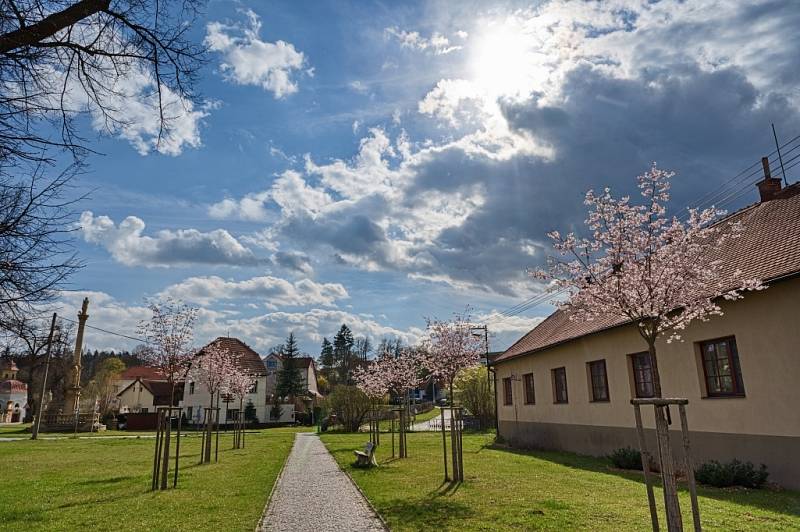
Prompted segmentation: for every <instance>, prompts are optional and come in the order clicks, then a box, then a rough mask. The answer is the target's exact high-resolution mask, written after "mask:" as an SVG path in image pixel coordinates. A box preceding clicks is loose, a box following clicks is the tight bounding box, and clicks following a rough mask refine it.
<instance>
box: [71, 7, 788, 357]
mask: <svg viewBox="0 0 800 532" xmlns="http://www.w3.org/2000/svg"><path fill="white" fill-rule="evenodd" d="M798 27H800V10H799V9H797V5H796V4H795V3H794V2H793V1H791V0H787V1H783V2H778V1H757V2H739V1H735V0H731V1H723V0H720V1H694V2H677V1H672V0H664V1H661V2H643V1H634V0H611V1H605V2H598V3H594V2H591V3H583V2H565V1H551V2H533V3H530V2H527V3H516V2H496V3H495V2H486V1H481V2H469V1H458V2H455V1H454V2H421V3H414V2H403V3H399V2H369V1H357V2H356V1H353V2H344V1H327V2H326V1H319V2H289V1H287V2H277V1H245V0H242V1H239V2H228V1H225V2H222V1H211V2H209V3H208V4H207V6H206V8H205V10H204V14H203V16H201V17H200V19H199V20H198V21H197V22H196V23H195V24H194V25H193V27H192V28H191V35H192V38H193V39H195V40H196V41H197V42H203V43H204V44H205V45H206V46H207V47H208V56H207V59H208V61H207V64H205V65H204V66H203V67H202V69H201V71H200V73H199V76H198V82H197V86H196V89H197V91H198V93H199V94H200V95H201V96H200V98H198V100H197V101H195V102H194V103H190V102H183V103H185V105H183V106H176V109H180V112H176V115H175V120H174V121H173V128H172V129H171V130H170V131H168V132H167V135H166V136H165V138H164V139H163V141H162V142H161V143H157V142H156V139H155V136H154V134H155V132H156V131H157V130H156V129H155V128H154V124H155V123H156V122H155V118H156V117H155V116H154V115H153V114H152V112H150V111H149V110H148V109H147V108H146V106H142V105H140V104H139V102H137V100H136V98H135V97H134V98H131V99H130V101H129V102H127V104H126V107H125V108H123V109H122V110H121V112H123V113H129V116H130V117H131V118H132V119H134V120H133V123H132V124H131V125H130V126H129V127H126V128H124V129H120V130H116V131H113V132H100V131H94V132H92V131H88V130H93V129H97V130H99V125H98V124H95V123H94V122H93V121H92V120H91V119H87V120H85V123H84V125H83V127H85V128H86V130H87V132H89V133H94V134H95V135H97V141H96V142H93V145H92V147H93V148H94V149H95V150H96V151H97V152H98V154H96V155H92V156H90V158H89V161H88V170H87V172H86V173H85V174H84V175H82V176H81V177H80V180H79V183H78V188H79V191H88V192H90V194H89V197H88V198H87V199H85V200H83V201H81V203H80V205H79V206H78V212H79V216H80V219H79V221H78V223H77V225H76V227H77V228H78V229H77V231H76V238H77V241H78V242H77V246H78V251H79V254H80V257H81V258H82V259H83V260H84V261H85V263H86V266H85V267H84V268H83V269H82V270H81V271H80V272H79V273H78V274H76V275H75V276H74V277H73V278H72V280H71V284H70V286H69V291H67V292H65V293H64V295H63V297H62V303H63V304H62V306H61V312H63V313H64V314H65V315H66V316H74V313H75V312H77V310H78V308H79V306H80V300H81V299H82V298H83V297H87V296H88V297H89V299H90V310H89V315H90V318H89V325H93V326H95V327H100V328H105V329H107V330H110V331H114V332H118V333H122V334H126V335H130V336H136V327H137V324H138V323H139V321H140V320H142V319H146V318H147V317H148V315H149V314H148V311H147V309H146V307H145V300H146V299H148V298H161V297H167V296H172V297H176V298H180V299H182V300H184V301H186V302H188V303H190V304H191V305H194V306H197V307H199V308H200V315H199V320H198V324H197V331H196V337H197V338H196V342H197V343H198V345H202V344H203V343H205V342H206V341H208V340H210V339H213V338H215V337H217V336H225V335H230V336H236V337H238V338H240V339H242V340H243V341H245V342H246V343H248V344H249V345H251V346H253V347H254V348H256V349H258V350H260V351H261V352H262V354H266V350H267V349H268V348H269V347H270V346H274V345H276V344H278V343H280V342H281V341H283V339H284V338H285V337H286V335H288V333H289V332H290V331H293V332H294V333H295V335H296V336H297V337H298V339H299V340H300V346H301V348H302V349H303V350H304V351H306V352H308V353H310V354H312V355H315V356H316V355H318V353H319V345H320V343H321V341H322V338H323V337H324V336H327V337H328V338H331V337H332V336H333V335H334V334H335V333H336V331H337V330H338V328H339V327H340V325H341V324H342V323H346V324H347V325H348V326H349V327H350V328H351V329H353V331H354V334H355V335H356V336H368V337H369V338H370V339H371V340H373V341H375V342H377V341H379V340H380V339H381V338H384V337H399V338H401V339H403V340H404V341H406V342H409V343H414V342H415V341H417V340H418V339H419V338H420V337H421V336H422V335H423V334H424V329H425V323H426V322H425V319H426V318H433V317H438V318H443V319H447V318H449V317H451V316H452V314H453V313H454V312H461V311H464V309H465V308H466V307H467V306H468V305H469V306H471V308H472V311H471V312H472V316H473V319H474V320H475V322H476V323H485V324H487V325H488V327H489V331H490V333H491V338H490V342H491V345H490V348H491V350H493V351H496V350H502V349H505V348H506V347H508V346H509V345H510V344H511V343H513V341H515V340H516V339H517V338H519V337H520V336H521V335H523V334H524V333H525V332H527V331H528V330H529V329H530V328H531V327H533V326H534V325H536V323H538V322H539V321H541V319H543V317H545V316H547V315H548V314H549V313H550V312H552V310H553V307H552V306H550V305H549V304H547V303H544V304H541V305H537V306H533V307H531V308H528V309H526V310H525V312H522V313H520V314H519V315H515V316H511V317H505V316H503V315H501V314H500V313H501V312H503V311H504V310H506V309H508V308H510V307H513V306H514V305H517V304H519V303H521V302H524V301H526V300H528V299H529V298H532V297H535V296H537V295H538V294H541V292H542V290H543V286H542V285H541V284H538V282H536V281H534V280H533V279H532V278H531V277H530V276H529V275H528V274H527V273H526V272H527V270H528V269H530V268H535V267H537V266H541V265H542V264H543V263H544V260H545V258H546V256H547V255H548V254H550V253H551V250H550V248H549V246H548V243H547V237H546V233H547V232H548V231H551V230H553V229H560V230H562V231H565V230H573V229H580V227H581V225H582V223H583V220H584V217H585V211H584V206H583V204H582V201H583V196H584V193H585V192H586V191H587V190H588V189H590V188H594V189H598V188H602V187H606V186H608V187H611V188H612V191H613V192H615V193H617V194H635V193H636V189H635V176H636V175H638V174H640V173H642V172H643V171H645V170H646V169H647V168H648V167H649V166H650V165H651V164H652V163H653V162H654V161H656V162H658V164H659V166H661V167H664V168H668V169H671V170H673V171H675V172H676V175H675V178H674V181H673V200H672V204H671V209H673V212H676V213H680V212H681V211H682V210H685V208H686V207H687V206H689V205H700V206H707V205H706V204H703V202H702V201H701V200H702V199H703V198H704V197H707V196H708V195H709V194H711V193H713V192H715V191H720V190H722V191H723V192H725V194H723V195H721V196H720V195H718V198H717V199H721V200H725V201H722V205H721V206H722V207H724V208H729V209H732V208H737V207H740V206H742V205H744V204H747V203H751V202H753V201H755V200H756V199H757V194H756V189H755V187H754V186H751V185H750V183H748V182H745V183H743V185H742V184H741V182H736V185H737V186H739V185H742V186H741V187H740V188H735V187H733V185H732V184H731V178H733V177H734V176H736V174H737V173H738V172H739V171H740V170H742V169H743V168H745V167H747V166H749V165H751V164H753V163H755V162H757V161H758V160H759V159H760V157H761V156H764V155H767V154H768V153H769V152H771V151H772V150H773V149H774V139H773V138H772V130H771V128H770V124H771V123H774V124H775V127H776V129H777V131H778V134H779V135H780V137H781V139H786V140H788V139H789V138H791V137H793V136H795V135H798V134H800V122H798V112H799V110H800V88H798V87H800V84H798V81H799V80H798V77H800V70H799V69H798V68H797V66H798V57H800V55H798V54H800V33H799V32H797V31H796V29H797V28H798ZM175 98H176V99H177V96H176V97H175ZM799 169H800V168H799ZM721 187H728V188H727V189H725V188H721ZM734 193H737V194H738V195H737V194H734ZM86 345H87V346H88V347H89V348H91V349H95V348H97V349H103V348H107V349H111V348H113V349H117V350H119V349H124V348H131V347H133V346H134V345H135V342H134V341H132V340H126V339H123V338H120V337H118V336H112V335H109V334H105V333H102V332H100V331H97V330H89V331H88V332H87V335H86Z"/></svg>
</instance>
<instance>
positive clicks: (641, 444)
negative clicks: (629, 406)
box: [633, 403, 658, 532]
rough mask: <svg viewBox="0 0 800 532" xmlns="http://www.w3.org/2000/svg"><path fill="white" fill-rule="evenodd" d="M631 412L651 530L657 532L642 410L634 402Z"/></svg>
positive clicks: (656, 514)
mask: <svg viewBox="0 0 800 532" xmlns="http://www.w3.org/2000/svg"><path fill="white" fill-rule="evenodd" d="M633 412H634V415H635V416H636V436H637V437H638V439H639V451H640V452H641V456H642V470H643V471H644V484H645V486H646V487H647V502H648V504H649V505H650V521H651V522H652V525H653V532H658V510H657V509H656V496H655V494H654V493H653V483H652V480H650V453H649V451H648V450H647V446H646V444H645V439H644V427H643V426H642V412H641V410H640V408H639V405H638V404H635V403H634V405H633Z"/></svg>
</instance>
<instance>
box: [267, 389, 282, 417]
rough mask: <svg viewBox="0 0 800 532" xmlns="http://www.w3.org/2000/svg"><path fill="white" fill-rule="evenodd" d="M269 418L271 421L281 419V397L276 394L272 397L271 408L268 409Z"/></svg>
mask: <svg viewBox="0 0 800 532" xmlns="http://www.w3.org/2000/svg"><path fill="white" fill-rule="evenodd" d="M269 417H270V419H272V420H273V421H280V419H281V397H280V396H279V395H278V394H277V393H276V394H274V395H273V396H272V407H271V408H270V409H269Z"/></svg>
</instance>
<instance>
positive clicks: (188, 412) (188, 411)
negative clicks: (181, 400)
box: [186, 406, 192, 419]
mask: <svg viewBox="0 0 800 532" xmlns="http://www.w3.org/2000/svg"><path fill="white" fill-rule="evenodd" d="M186 417H187V418H188V419H192V407H191V406H187V407H186Z"/></svg>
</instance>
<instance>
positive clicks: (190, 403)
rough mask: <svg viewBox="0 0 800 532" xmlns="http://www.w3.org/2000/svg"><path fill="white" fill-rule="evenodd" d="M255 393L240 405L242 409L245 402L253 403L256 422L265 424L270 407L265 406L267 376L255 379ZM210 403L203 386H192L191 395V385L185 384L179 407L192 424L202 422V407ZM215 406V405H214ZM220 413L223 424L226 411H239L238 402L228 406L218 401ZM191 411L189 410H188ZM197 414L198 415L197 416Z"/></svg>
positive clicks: (198, 384) (245, 404) (209, 397)
mask: <svg viewBox="0 0 800 532" xmlns="http://www.w3.org/2000/svg"><path fill="white" fill-rule="evenodd" d="M256 382H257V383H258V384H257V385H256V391H255V393H250V394H248V395H247V397H246V398H245V399H244V402H243V403H242V409H244V407H245V406H247V402H248V401H250V402H252V403H253V406H255V407H256V417H257V418H258V421H260V422H262V423H263V422H265V421H267V420H269V407H270V405H268V404H267V392H266V388H267V376H266V375H260V376H258V377H257V378H256ZM210 403H211V395H210V394H209V393H208V390H207V389H206V387H205V386H203V385H202V384H200V383H199V382H197V383H195V385H194V392H193V393H192V386H191V383H189V382H187V383H186V384H185V385H184V387H183V403H182V404H181V406H182V407H183V412H184V414H186V417H187V418H189V419H191V421H192V422H196V423H199V422H202V419H203V418H202V415H203V414H202V412H203V408H204V407H208V406H209V405H210ZM214 406H216V405H214ZM219 407H220V413H219V419H220V422H221V423H224V422H225V420H226V419H227V416H228V414H227V411H228V409H230V410H238V409H239V400H238V399H237V400H234V401H233V402H231V403H230V404H226V403H225V402H224V401H220V403H219ZM190 409H191V410H190ZM198 412H199V414H198Z"/></svg>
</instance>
